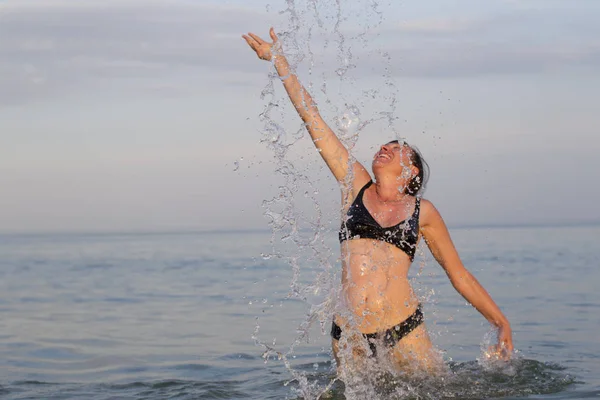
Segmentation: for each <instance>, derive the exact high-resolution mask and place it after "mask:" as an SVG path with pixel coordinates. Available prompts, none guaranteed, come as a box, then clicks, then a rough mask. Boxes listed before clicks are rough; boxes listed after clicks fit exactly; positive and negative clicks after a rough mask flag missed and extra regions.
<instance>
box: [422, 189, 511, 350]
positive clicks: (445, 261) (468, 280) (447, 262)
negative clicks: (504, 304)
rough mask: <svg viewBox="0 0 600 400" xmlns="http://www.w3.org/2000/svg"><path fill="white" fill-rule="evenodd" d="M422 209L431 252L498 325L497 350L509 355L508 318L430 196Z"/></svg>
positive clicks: (468, 297)
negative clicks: (457, 245) (455, 241)
mask: <svg viewBox="0 0 600 400" xmlns="http://www.w3.org/2000/svg"><path fill="white" fill-rule="evenodd" d="M421 210H422V213H421V232H422V234H423V238H424V239H425V242H426V243H427V246H428V247H429V249H430V250H431V253H432V254H433V256H434V257H435V259H436V260H437V262H438V263H439V264H440V265H441V266H442V268H443V269H444V271H446V274H447V275H448V278H449V279H450V282H452V286H454V288H455V289H456V291H457V292H458V293H460V294H461V295H462V296H463V297H464V298H465V299H466V300H467V301H468V302H469V303H471V305H473V307H475V308H476V309H477V311H479V312H480V313H481V314H482V315H483V316H484V317H485V318H486V319H487V320H488V321H489V322H490V323H491V324H492V325H494V326H495V327H496V328H498V347H497V348H496V351H498V352H499V353H500V354H501V355H502V356H503V357H505V358H508V357H509V356H510V353H511V352H512V351H513V342H512V331H511V328H510V323H509V322H508V319H507V318H506V317H505V316H504V314H503V313H502V311H500V308H499V307H498V306H497V305H496V303H495V302H494V300H492V298H491V296H490V295H489V294H488V292H487V291H486V290H485V289H484V288H483V286H481V284H480V283H479V282H478V281H477V279H475V277H474V276H473V275H472V274H471V273H470V272H469V271H467V269H466V268H465V267H464V265H463V263H462V261H461V260H460V257H459V255H458V252H457V251H456V248H455V247H454V244H453V243H452V239H451V238H450V233H449V232H448V228H447V227H446V224H445V222H444V220H443V219H442V216H441V215H440V213H439V212H438V210H437V209H436V208H435V207H434V205H433V204H432V203H431V202H429V201H427V200H423V201H422V207H421Z"/></svg>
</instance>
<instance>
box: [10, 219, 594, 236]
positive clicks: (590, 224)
mask: <svg viewBox="0 0 600 400" xmlns="http://www.w3.org/2000/svg"><path fill="white" fill-rule="evenodd" d="M596 226H600V220H598V221H585V222H583V221H582V222H563V223H560V222H549V223H543V222H541V223H521V224H519V223H508V224H500V223H488V224H464V225H458V224H457V225H449V226H448V229H449V230H466V229H519V228H521V229H522V228H583V227H596ZM324 231H325V232H332V233H333V232H337V229H325V230H324ZM299 232H313V230H311V229H307V228H304V229H299ZM232 233H246V234H249V233H273V230H272V229H270V228H268V227H265V228H229V229H202V228H164V229H161V228H155V229H152V228H145V229H97V230H96V229H87V230H84V229H72V230H70V229H65V230H23V231H2V230H0V236H43V235H144V234H145V235H169V234H171V235H175V234H180V235H183V234H202V235H208V234H217V235H222V234H232Z"/></svg>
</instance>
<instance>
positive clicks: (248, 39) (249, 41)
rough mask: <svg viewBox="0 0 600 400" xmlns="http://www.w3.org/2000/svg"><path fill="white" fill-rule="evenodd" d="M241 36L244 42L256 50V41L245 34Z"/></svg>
mask: <svg viewBox="0 0 600 400" xmlns="http://www.w3.org/2000/svg"><path fill="white" fill-rule="evenodd" d="M242 37H243V38H244V40H245V41H246V43H248V46H250V47H252V50H254V51H256V42H255V41H254V39H252V38H251V37H249V36H246V35H242Z"/></svg>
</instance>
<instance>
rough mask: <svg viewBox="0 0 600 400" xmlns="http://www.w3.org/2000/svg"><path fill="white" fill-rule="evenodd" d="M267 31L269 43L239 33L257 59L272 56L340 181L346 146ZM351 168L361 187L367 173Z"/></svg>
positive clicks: (344, 168)
mask: <svg viewBox="0 0 600 400" xmlns="http://www.w3.org/2000/svg"><path fill="white" fill-rule="evenodd" d="M269 34H270V36H271V39H273V42H272V43H269V42H266V41H264V40H263V39H261V38H260V37H258V36H257V35H255V34H253V33H248V35H242V37H243V38H244V39H245V40H246V42H247V43H248V45H249V46H250V47H251V48H252V50H254V51H255V52H256V55H257V56H258V57H259V58H260V59H262V60H266V61H271V60H272V59H274V64H275V68H276V70H277V73H278V74H279V76H280V78H281V80H282V82H283V86H284V87H285V90H286V91H287V93H288V95H289V97H290V100H291V101H292V104H293V105H294V107H295V108H296V111H297V112H298V115H300V118H302V121H303V122H304V124H305V126H306V129H307V130H308V132H309V133H310V136H311V138H312V140H313V142H314V144H315V146H316V147H317V149H318V150H319V152H320V153H321V156H322V157H323V159H324V160H325V163H326V164H327V166H328V167H329V169H330V170H331V172H332V173H333V175H334V176H335V178H336V179H337V180H338V181H339V182H344V181H345V179H346V176H347V174H348V150H347V149H346V147H344V145H343V144H342V142H341V141H340V140H339V139H338V137H337V136H336V135H335V133H334V132H333V131H332V130H331V128H329V126H328V125H327V124H326V123H325V121H323V118H321V114H320V113H319V110H318V109H317V106H316V104H315V103H314V101H313V99H312V97H311V96H310V94H309V93H308V92H307V91H306V89H305V88H304V87H303V86H302V84H301V83H300V81H299V80H298V77H297V76H296V75H295V74H294V73H293V72H292V71H291V69H290V66H289V64H288V62H287V60H286V58H285V56H284V55H283V54H282V52H281V48H280V47H279V41H278V39H277V36H276V35H275V31H274V30H273V28H271V30H270V31H269ZM278 47H279V48H278ZM352 168H353V173H354V179H353V182H352V185H353V187H354V188H355V189H356V188H360V187H362V186H363V185H364V184H365V183H367V182H368V181H369V180H370V179H371V177H370V176H369V173H368V172H367V171H366V170H365V168H364V167H363V166H362V165H361V164H360V163H358V162H355V163H354V165H353V166H352Z"/></svg>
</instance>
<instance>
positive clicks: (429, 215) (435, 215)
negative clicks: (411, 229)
mask: <svg viewBox="0 0 600 400" xmlns="http://www.w3.org/2000/svg"><path fill="white" fill-rule="evenodd" d="M419 202H420V208H421V212H420V218H419V219H420V222H421V225H427V224H428V223H430V222H431V221H433V220H437V219H441V218H442V216H441V214H440V212H439V211H438V209H437V208H436V207H435V206H434V205H433V203H432V202H431V201H430V200H427V199H425V198H420V199H419Z"/></svg>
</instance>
